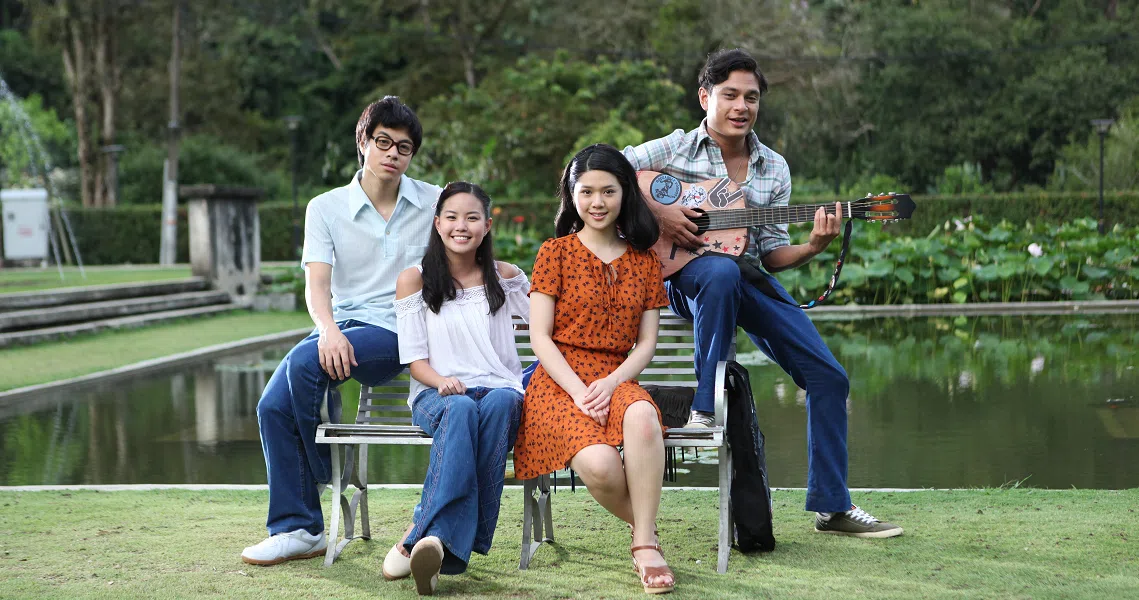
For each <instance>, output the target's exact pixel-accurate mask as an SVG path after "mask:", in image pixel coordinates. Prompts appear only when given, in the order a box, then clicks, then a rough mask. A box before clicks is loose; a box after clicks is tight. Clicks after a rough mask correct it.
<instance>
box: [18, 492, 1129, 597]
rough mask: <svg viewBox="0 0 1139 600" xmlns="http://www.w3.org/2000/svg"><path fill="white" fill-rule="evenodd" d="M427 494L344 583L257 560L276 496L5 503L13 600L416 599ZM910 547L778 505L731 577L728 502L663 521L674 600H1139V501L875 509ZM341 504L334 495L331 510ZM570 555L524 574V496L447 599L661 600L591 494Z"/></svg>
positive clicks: (311, 565)
mask: <svg viewBox="0 0 1139 600" xmlns="http://www.w3.org/2000/svg"><path fill="white" fill-rule="evenodd" d="M417 497H418V493H417V492H416V491H415V490H373V491H372V493H371V494H370V500H371V515H372V518H371V523H372V535H373V540H371V541H356V542H353V543H352V544H350V545H349V546H348V548H347V549H346V550H345V553H344V555H343V556H342V557H341V559H340V560H339V561H337V563H336V564H335V565H333V567H332V568H330V569H324V568H323V567H322V561H321V560H318V559H313V560H304V561H294V562H291V563H286V564H283V565H279V566H276V567H255V566H251V565H246V564H244V563H242V562H241V560H240V558H239V554H240V552H241V549H242V548H243V547H244V546H246V545H248V544H251V543H254V542H256V541H258V540H259V539H260V538H261V537H263V535H264V529H263V527H262V524H263V523H264V518H265V506H266V501H267V495H266V493H264V492H221V491H210V492H188V491H160V492H92V491H87V492H24V493H16V492H0V506H2V507H3V510H0V528H2V529H3V530H4V531H5V532H7V533H8V535H6V536H4V537H3V538H0V580H3V581H4V596H5V597H10V598H43V597H67V598H80V597H105V598H121V597H147V598H175V597H183V598H198V597H231V598H259V597H267V596H272V597H281V598H321V597H329V598H414V597H415V587H414V585H413V583H412V582H410V581H409V580H404V581H398V582H387V581H384V579H383V578H382V576H381V575H380V563H381V562H382V561H383V557H384V554H385V553H386V552H387V550H388V548H389V547H390V546H391V544H392V543H393V542H394V541H395V539H396V537H397V535H399V534H400V533H402V530H403V528H404V527H405V524H406V523H407V521H408V519H409V516H410V514H411V508H412V506H413V505H414V503H415V501H416V499H417ZM857 501H860V502H862V503H864V504H865V505H866V506H867V507H868V508H870V509H872V511H873V512H874V513H875V514H880V515H883V516H889V517H890V518H891V519H893V520H895V521H897V522H899V523H901V524H903V525H904V526H905V527H906V529H907V531H906V533H905V534H904V535H903V536H901V537H898V538H893V539H888V540H858V539H852V538H842V537H835V536H828V535H819V534H816V533H814V532H813V531H812V530H811V527H810V524H811V516H810V515H808V514H807V513H804V512H802V511H801V508H802V504H803V493H802V492H776V494H775V518H776V523H775V526H776V527H775V533H776V538H777V540H778V545H777V547H776V550H775V552H773V553H770V554H756V555H750V556H744V555H741V554H739V553H738V552H733V553H732V557H731V565H730V567H729V572H728V573H727V574H726V575H718V574H716V572H715V564H716V561H715V545H716V533H715V526H716V525H715V523H716V512H715V510H714V509H713V506H714V505H715V495H714V493H712V492H692V491H670V492H666V493H665V496H664V502H663V506H662V513H661V519H660V532H661V537H662V540H663V544H664V548H665V553H666V556H667V557H668V559H669V560H670V562H671V565H672V567H673V569H674V570H675V571H676V575H677V580H678V583H677V590H676V592H675V593H674V594H672V596H671V597H672V598H678V599H679V598H739V599H747V600H752V599H755V598H905V599H911V598H938V599H940V598H1036V599H1039V598H1135V597H1137V596H1139V558H1137V556H1139V552H1136V544H1137V543H1139V540H1137V539H1132V538H1136V537H1137V536H1139V514H1137V513H1136V512H1135V510H1136V509H1135V506H1136V504H1139V490H1128V491H1075V490H1059V491H1053V490H1030V489H1024V488H1021V489H1009V490H976V491H953V492H933V491H930V492H909V493H872V494H859V495H858V498H857ZM327 505H328V498H327V496H326V497H325V507H326V509H327ZM554 506H555V516H554V530H555V536H556V538H557V540H558V541H557V543H556V544H554V545H552V546H546V547H543V548H542V549H541V550H539V551H538V555H537V556H536V557H535V560H534V563H533V564H532V565H531V568H530V570H529V571H525V572H519V571H518V570H517V564H518V562H517V561H518V554H517V552H518V543H519V539H520V537H519V536H520V523H519V521H520V515H521V492H520V491H518V490H508V491H507V492H506V493H505V495H504V497H503V509H502V518H501V519H500V525H499V528H498V532H497V535H496V537H495V542H494V547H493V549H492V551H491V553H490V555H489V556H486V557H483V556H478V555H476V556H475V557H474V558H473V560H472V563H471V568H470V569H469V570H468V572H467V573H466V574H464V575H460V576H455V577H444V578H443V579H442V581H441V582H440V589H439V591H438V594H439V595H441V596H444V597H463V598H472V597H477V598H504V597H509V598H643V597H644V594H643V592H642V591H641V589H640V587H639V586H638V585H637V580H636V576H635V575H634V573H633V570H632V568H631V564H630V562H629V559H628V545H629V535H628V532H627V530H626V529H625V528H624V527H623V526H621V525H620V524H618V523H617V521H616V520H615V519H613V518H612V517H610V516H609V515H608V514H607V513H605V512H604V510H603V509H601V508H600V507H599V506H598V505H597V504H596V503H594V502H593V501H592V500H591V499H590V498H589V496H588V494H587V493H585V492H583V491H579V492H577V493H576V494H575V493H570V492H569V491H568V490H561V491H559V492H558V493H556V494H555V495H554Z"/></svg>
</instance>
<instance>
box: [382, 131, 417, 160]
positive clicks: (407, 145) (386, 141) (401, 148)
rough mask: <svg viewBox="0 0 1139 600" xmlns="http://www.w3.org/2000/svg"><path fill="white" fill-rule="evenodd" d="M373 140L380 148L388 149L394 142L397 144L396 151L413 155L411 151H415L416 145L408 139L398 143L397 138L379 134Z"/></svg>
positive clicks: (405, 154)
mask: <svg viewBox="0 0 1139 600" xmlns="http://www.w3.org/2000/svg"><path fill="white" fill-rule="evenodd" d="M372 141H373V142H374V143H375V144H376V147H377V148H379V149H380V150H388V149H390V148H391V147H392V144H395V149H396V152H399V153H400V154H402V155H404V156H411V153H412V152H415V146H414V145H413V144H412V143H411V142H409V141H407V140H404V141H402V142H400V143H398V144H396V143H395V140H393V139H391V138H390V137H388V136H386V135H377V136H376V137H374V138H372Z"/></svg>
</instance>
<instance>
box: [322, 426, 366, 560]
mask: <svg viewBox="0 0 1139 600" xmlns="http://www.w3.org/2000/svg"><path fill="white" fill-rule="evenodd" d="M340 446H341V444H331V448H330V450H331V451H332V522H331V523H330V524H329V527H328V528H326V531H328V532H329V535H328V549H327V550H326V551H325V553H324V566H326V567H331V566H332V563H333V562H334V561H335V560H336V559H337V558H338V557H339V556H340V553H341V552H343V551H344V547H345V546H347V545H348V543H349V542H351V541H352V540H355V539H358V537H357V536H356V535H354V533H355V529H356V509H357V507H358V506H361V505H362V506H363V507H364V511H363V512H362V513H361V516H362V517H363V528H364V529H365V531H366V530H367V527H368V525H367V522H368V521H367V517H366V516H364V515H366V513H367V497H366V496H364V497H363V503H362V504H361V501H360V500H361V493H362V492H363V493H364V494H366V493H367V490H366V489H364V490H357V491H356V493H355V494H353V497H352V500H351V502H349V500H348V498H346V497H345V496H344V490H345V488H347V487H348V484H349V482H350V481H351V482H353V483H355V482H356V481H357V480H358V479H359V475H358V468H357V465H356V460H355V457H356V454H357V452H358V451H359V446H357V445H356V444H345V445H344V465H343V468H341V463H340ZM363 453H364V454H363V455H364V456H367V454H366V453H367V450H366V449H364V450H363ZM366 460H367V459H365V461H366ZM341 511H343V512H344V517H345V519H344V537H343V538H341V536H340V513H341ZM361 537H362V536H361Z"/></svg>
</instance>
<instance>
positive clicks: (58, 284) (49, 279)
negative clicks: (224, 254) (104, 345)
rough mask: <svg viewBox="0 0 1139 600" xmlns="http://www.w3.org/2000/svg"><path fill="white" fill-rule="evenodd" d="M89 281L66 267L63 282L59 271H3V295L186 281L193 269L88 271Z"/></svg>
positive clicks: (0, 282) (0, 272) (0, 281)
mask: <svg viewBox="0 0 1139 600" xmlns="http://www.w3.org/2000/svg"><path fill="white" fill-rule="evenodd" d="M84 271H85V272H86V275H87V276H86V277H83V276H82V275H80V273H79V269H78V268H77V267H64V268H63V278H62V279H61V278H60V276H59V271H58V270H57V269H55V268H50V267H49V268H46V269H14V268H13V269H0V294H7V293H9V292H34V291H39V290H52V289H57V288H63V287H86V286H89V285H107V284H111V283H142V282H151V281H166V280H168V279H183V278H185V277H189V276H190V267H189V266H175V267H117V268H107V267H88V268H87V269H85V270H84Z"/></svg>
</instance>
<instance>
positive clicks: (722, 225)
mask: <svg viewBox="0 0 1139 600" xmlns="http://www.w3.org/2000/svg"><path fill="white" fill-rule="evenodd" d="M820 208H821V209H823V210H824V211H826V213H827V214H828V215H833V214H835V206H834V203H833V202H832V203H830V204H796V205H793V206H775V207H770V208H731V209H726V210H717V211H710V212H707V213H705V214H706V215H707V216H708V223H709V225H708V229H710V230H711V229H736V228H738V227H755V226H757V225H775V224H783V223H807V222H810V221H814V220H815V211H817V210H819V209H820ZM851 212H853V213H854V214H850V213H851ZM859 212H860V209H859V208H858V207H853V208H852V207H851V203H849V202H843V203H842V216H843V218H847V217H859V216H860V215H859V214H858V213H859Z"/></svg>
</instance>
